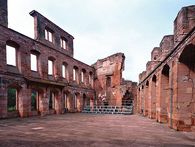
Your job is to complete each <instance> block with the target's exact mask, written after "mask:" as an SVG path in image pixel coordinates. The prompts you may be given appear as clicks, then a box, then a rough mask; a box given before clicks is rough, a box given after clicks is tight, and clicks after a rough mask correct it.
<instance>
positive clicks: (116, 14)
mask: <svg viewBox="0 0 195 147" xmlns="http://www.w3.org/2000/svg"><path fill="white" fill-rule="evenodd" d="M193 4H195V1H194V0H54V1H53V0H8V9H9V10H8V14H9V27H10V28H12V29H14V30H16V31H19V32H21V33H23V34H25V35H27V36H29V37H31V38H33V37H34V30H33V18H32V17H31V16H30V15H29V12H30V11H32V10H37V11H38V12H40V13H41V14H43V15H44V16H46V17H47V18H48V19H50V20H51V21H53V22H54V23H55V24H57V25H58V26H60V27H61V28H63V29H64V30H65V31H67V32H68V33H70V34H71V35H73V36H74V38H75V39H74V57H75V58H76V59H78V60H80V61H82V62H85V63H87V64H89V65H91V64H93V63H95V62H96V61H97V60H98V59H101V58H104V57H107V56H109V55H111V54H114V53H117V52H122V53H124V54H125V56H126V59H125V71H124V72H123V77H124V78H125V79H128V80H133V81H138V75H139V73H140V72H142V71H143V70H145V68H146V63H147V61H149V60H150V53H151V50H152V49H153V48H154V47H156V46H159V43H160V41H161V39H162V37H163V36H164V35H169V34H173V21H174V19H175V17H176V15H177V13H178V11H179V10H180V9H181V7H183V6H188V5H193Z"/></svg>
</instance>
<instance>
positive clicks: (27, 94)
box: [18, 84, 31, 117]
mask: <svg viewBox="0 0 195 147" xmlns="http://www.w3.org/2000/svg"><path fill="white" fill-rule="evenodd" d="M18 104H19V105H18V106H19V107H18V111H19V115H20V117H28V116H29V112H30V108H31V106H30V104H31V89H28V88H27V85H26V84H23V85H22V88H21V89H20V91H19V92H18Z"/></svg>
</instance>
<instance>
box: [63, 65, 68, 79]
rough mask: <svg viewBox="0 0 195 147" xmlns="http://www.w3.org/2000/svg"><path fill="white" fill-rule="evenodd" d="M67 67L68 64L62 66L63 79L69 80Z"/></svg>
mask: <svg viewBox="0 0 195 147" xmlns="http://www.w3.org/2000/svg"><path fill="white" fill-rule="evenodd" d="M66 70H67V66H66V64H62V77H63V78H67V73H66V72H67V71H66Z"/></svg>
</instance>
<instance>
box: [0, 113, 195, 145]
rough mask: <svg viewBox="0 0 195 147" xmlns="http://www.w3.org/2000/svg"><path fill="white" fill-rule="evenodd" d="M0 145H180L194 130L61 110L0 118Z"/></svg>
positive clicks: (192, 139)
mask: <svg viewBox="0 0 195 147" xmlns="http://www.w3.org/2000/svg"><path fill="white" fill-rule="evenodd" d="M0 146H2V147H16V146H21V147H30V146H32V147H39V146H40V147H42V146H46V147H58V146H70V147H74V146H75V147H79V146H98V147H104V146H105V147H115V146H137V147H140V146H141V147H142V146H158V147H160V146H162V147H164V146H172V147H173V146H175V147H180V146H195V133H192V132H188V133H187V132H177V131H174V130H172V129H169V128H168V127H167V126H166V125H165V124H159V123H156V122H155V121H154V120H150V119H148V118H145V117H141V116H137V115H95V114H65V115H52V116H46V117H31V118H24V119H21V118H15V119H6V120H0Z"/></svg>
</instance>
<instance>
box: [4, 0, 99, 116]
mask: <svg viewBox="0 0 195 147" xmlns="http://www.w3.org/2000/svg"><path fill="white" fill-rule="evenodd" d="M0 8H1V10H0V118H6V117H13V116H20V117H27V116H33V115H45V114H55V113H56V114H61V113H64V111H67V110H68V111H69V112H80V111H81V110H82V108H83V107H84V106H85V105H87V104H89V105H93V104H94V97H95V91H94V88H93V77H94V72H95V69H94V68H93V67H91V66H89V65H87V64H85V63H82V62H80V61H78V60H76V59H74V58H73V39H74V38H73V36H72V35H70V34H69V33H67V32H65V31H64V30H62V29H61V28H59V27H58V26H57V25H55V24H54V23H52V22H51V21H50V20H48V19H47V18H45V17H44V16H42V15H41V14H40V13H38V12H36V11H32V12H31V13H30V15H31V16H33V17H34V28H35V32H34V34H35V35H34V36H35V39H31V38H29V37H27V36H25V35H23V34H20V33H19V32H16V31H14V30H12V29H10V28H8V27H7V24H8V20H7V1H6V0H1V1H0ZM9 56H12V57H11V58H12V59H11V60H10V61H8V58H10V57H9ZM33 60H34V62H35V65H31V64H32V62H33ZM8 91H9V92H8ZM10 95H11V96H10ZM8 97H11V98H13V100H9V99H8ZM14 101H15V102H14Z"/></svg>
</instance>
